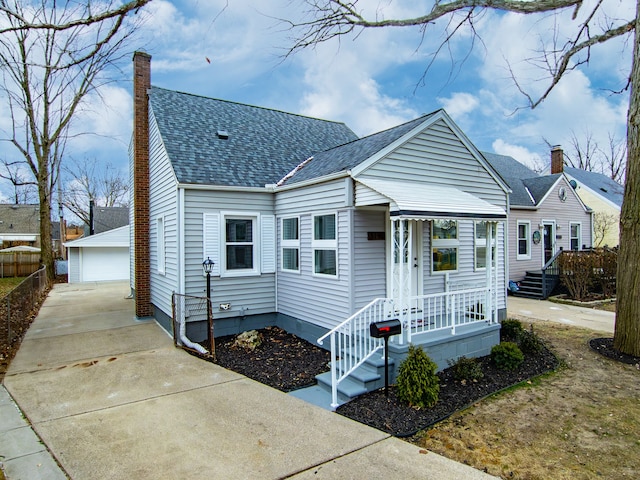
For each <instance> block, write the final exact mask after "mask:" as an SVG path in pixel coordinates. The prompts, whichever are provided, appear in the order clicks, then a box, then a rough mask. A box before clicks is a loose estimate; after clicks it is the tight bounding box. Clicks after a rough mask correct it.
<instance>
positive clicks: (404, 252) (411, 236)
mask: <svg viewBox="0 0 640 480" xmlns="http://www.w3.org/2000/svg"><path fill="white" fill-rule="evenodd" d="M421 226H422V223H421V222H418V221H416V220H394V221H392V222H391V230H392V232H391V235H390V236H389V237H390V238H391V245H390V248H389V252H391V259H390V260H391V261H390V267H391V275H389V280H390V282H391V284H390V285H389V286H388V288H387V290H388V294H389V296H390V297H391V298H393V299H394V301H395V302H396V309H398V308H399V307H400V306H402V309H407V308H410V307H409V306H408V305H409V298H411V297H415V296H417V295H419V294H420V293H419V292H420V272H422V248H421V238H422V235H421V231H420V228H419V227H421Z"/></svg>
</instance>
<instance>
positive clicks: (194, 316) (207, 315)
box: [172, 293, 215, 359]
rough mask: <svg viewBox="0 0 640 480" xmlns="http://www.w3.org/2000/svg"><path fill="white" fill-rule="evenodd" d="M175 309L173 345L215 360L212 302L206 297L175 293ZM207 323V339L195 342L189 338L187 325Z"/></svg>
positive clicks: (173, 302) (173, 303)
mask: <svg viewBox="0 0 640 480" xmlns="http://www.w3.org/2000/svg"><path fill="white" fill-rule="evenodd" d="M172 307H173V343H174V344H175V345H176V346H177V347H180V348H184V349H185V350H189V351H191V352H194V353H196V354H198V355H201V356H203V357H206V358H212V359H215V341H214V338H213V315H212V313H211V312H212V309H211V301H210V300H208V299H207V298H206V297H194V296H192V295H182V294H179V293H174V294H173V298H172ZM191 322H206V325H207V338H206V340H205V341H194V340H192V339H190V338H189V336H188V332H187V323H191Z"/></svg>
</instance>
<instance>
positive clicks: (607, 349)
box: [589, 338, 640, 365]
mask: <svg viewBox="0 0 640 480" xmlns="http://www.w3.org/2000/svg"><path fill="white" fill-rule="evenodd" d="M589 346H590V347H591V348H592V349H594V350H595V351H596V352H598V353H599V354H600V355H603V356H605V357H607V358H610V359H612V360H617V361H618V362H622V363H627V364H629V365H640V357H634V356H633V355H627V354H626V353H622V352H620V351H618V350H616V349H615V348H613V338H594V339H592V340H590V341H589Z"/></svg>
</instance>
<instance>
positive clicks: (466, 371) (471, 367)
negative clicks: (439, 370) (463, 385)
mask: <svg viewBox="0 0 640 480" xmlns="http://www.w3.org/2000/svg"><path fill="white" fill-rule="evenodd" d="M449 365H450V366H451V369H452V372H453V378H455V379H456V380H458V381H461V380H467V381H473V380H480V379H481V378H482V377H484V373H482V366H481V365H480V363H478V361H477V360H476V359H475V358H467V357H465V356H462V357H460V358H459V359H458V361H456V362H450V363H449Z"/></svg>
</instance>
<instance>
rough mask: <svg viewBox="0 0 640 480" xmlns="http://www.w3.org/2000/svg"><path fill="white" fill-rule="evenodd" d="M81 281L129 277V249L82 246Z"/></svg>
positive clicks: (126, 278) (125, 278)
mask: <svg viewBox="0 0 640 480" xmlns="http://www.w3.org/2000/svg"><path fill="white" fill-rule="evenodd" d="M80 264H81V268H82V276H81V280H80V281H82V282H100V281H105V280H128V279H129V249H128V248H126V247H125V248H123V247H96V248H82V249H81V254H80Z"/></svg>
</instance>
